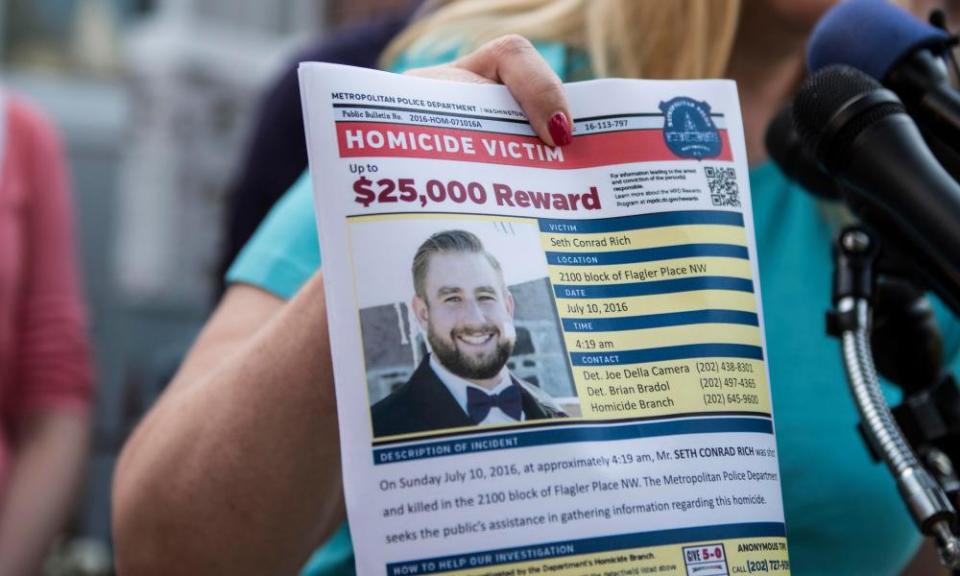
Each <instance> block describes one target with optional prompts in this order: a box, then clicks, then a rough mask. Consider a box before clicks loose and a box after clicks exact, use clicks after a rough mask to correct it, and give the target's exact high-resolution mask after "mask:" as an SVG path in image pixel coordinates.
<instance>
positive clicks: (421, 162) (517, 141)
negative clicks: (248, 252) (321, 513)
mask: <svg viewBox="0 0 960 576" xmlns="http://www.w3.org/2000/svg"><path fill="white" fill-rule="evenodd" d="M300 79H301V90H302V95H303V102H304V110H305V118H306V127H307V141H308V148H309V157H310V169H311V175H312V179H313V187H314V193H315V200H316V209H317V219H318V226H319V231H320V242H321V246H322V247H323V250H322V251H323V262H324V264H323V271H324V278H325V286H326V297H327V307H328V313H329V323H330V333H331V345H332V352H333V358H334V371H335V377H336V390H337V402H338V412H339V417H340V438H341V444H342V446H341V449H342V454H343V474H344V487H345V492H346V499H347V512H348V516H349V521H350V526H351V533H352V536H353V545H354V548H355V551H356V558H357V569H358V572H359V573H360V574H388V575H400V574H436V573H448V572H453V573H457V574H478V575H479V574H487V575H494V574H502V575H507V574H516V575H523V574H539V573H548V572H549V573H554V572H556V573H561V574H578V575H580V574H583V575H586V574H598V575H599V574H624V575H626V574H648V573H658V574H688V575H694V574H696V575H700V576H714V575H722V574H735V573H747V572H754V571H766V572H770V573H775V574H788V573H789V561H788V560H787V552H786V539H785V536H784V535H785V528H784V520H783V507H782V502H781V495H780V485H779V469H778V465H777V458H776V442H775V438H774V435H773V420H772V414H771V405H770V394H769V385H768V381H769V375H768V371H767V367H766V363H765V361H764V360H763V358H764V357H765V354H764V352H763V351H764V349H765V344H764V339H763V315H762V312H761V309H760V301H761V299H760V285H759V274H758V271H757V264H756V246H755V243H754V242H755V241H754V234H753V215H752V213H751V209H750V188H749V182H748V180H747V165H746V153H745V148H744V141H743V128H742V123H741V115H740V109H739V105H738V100H737V93H736V87H735V85H734V83H733V82H730V81H722V80H703V81H640V80H597V81H591V82H583V83H575V84H568V85H567V86H566V92H567V96H568V98H569V102H570V106H571V110H572V112H573V115H574V121H575V131H574V136H575V137H574V142H573V144H571V145H570V146H567V147H564V148H557V149H552V148H549V147H547V146H546V145H544V144H543V143H542V142H541V141H540V140H539V139H537V138H536V137H535V136H534V133H533V131H532V129H531V128H530V126H529V125H528V124H527V123H526V120H525V116H524V115H523V112H522V111H521V110H520V108H519V107H518V105H517V103H516V102H515V101H514V100H513V98H512V97H511V96H510V94H509V92H508V91H507V89H506V88H504V87H501V86H485V85H484V86H478V85H468V84H459V83H453V82H445V81H435V80H426V79H422V78H413V77H406V76H398V75H394V74H388V73H383V72H376V71H369V70H361V69H355V68H349V67H343V66H335V65H328V64H316V63H307V64H303V65H301V68H300ZM449 231H452V232H451V233H450V234H447V235H445V236H442V237H441V238H442V239H443V240H442V241H443V242H450V241H457V242H465V241H467V240H469V239H476V240H479V241H480V242H481V243H482V248H481V249H480V250H481V251H479V252H478V251H476V250H474V249H471V250H474V251H470V250H467V251H464V250H463V249H461V248H456V249H453V248H450V247H449V245H447V244H444V245H443V246H445V248H444V249H443V250H442V251H441V252H439V253H435V254H432V255H429V256H428V257H427V258H426V259H425V261H426V262H427V265H426V266H425V267H424V268H423V270H424V273H423V275H422V282H421V284H422V291H421V296H417V295H416V293H415V286H414V280H413V273H412V265H413V260H414V256H415V254H416V253H417V250H418V248H420V246H421V244H423V243H424V242H425V241H426V240H427V238H429V237H431V235H433V234H435V233H440V232H449ZM451 238H452V239H453V240H451ZM464 239H467V240H464ZM436 242H440V240H436ZM471 242H472V240H471ZM495 263H496V264H497V265H499V271H498V270H497V266H496V265H495ZM504 286H507V287H509V288H504ZM418 302H419V304H418ZM428 333H429V335H428ZM428 340H429V341H430V342H433V343H434V345H433V346H428V344H427V341H428ZM511 341H512V346H511ZM433 348H436V351H435V352H434V353H433V354H432V355H431V356H427V354H428V350H430V349H433ZM507 356H509V359H507V360H506V364H504V363H503V362H504V359H505V358H507ZM418 367H419V369H418ZM415 371H417V374H418V375H417V376H416V377H414V378H413V379H412V380H413V381H408V380H411V375H412V374H413V373H414V372H415ZM470 383H474V384H479V385H480V386H479V388H483V387H484V386H486V387H488V390H491V389H492V390H494V391H497V392H501V391H503V390H506V389H509V390H511V392H507V393H505V394H504V398H505V399H504V400H503V401H502V402H503V403H502V405H497V406H494V407H492V408H489V412H486V416H485V417H484V416H483V414H484V409H477V410H474V412H475V413H476V414H477V415H478V421H479V422H480V423H479V424H474V423H473V421H471V420H470V419H469V418H470V417H469V416H468V414H467V412H468V411H469V409H468V408H467V407H466V406H467V404H466V402H467V400H466V398H467V396H468V395H469V394H470V393H468V392H467V388H469V387H470V386H469V384H470ZM514 385H515V386H517V387H518V388H513V386H514ZM511 394H512V396H511ZM518 397H519V398H520V399H521V400H520V401H519V405H520V406H522V410H521V411H520V412H519V414H517V410H518V408H517V407H518V401H517V398H518ZM499 401H500V400H498V402H499ZM380 402H382V404H379V407H377V408H373V409H371V406H373V405H378V403H380ZM372 411H373V413H375V414H376V416H372V415H371V414H372ZM551 415H557V416H559V417H550V418H541V417H544V416H551ZM515 416H518V419H514V417H515ZM481 417H482V418H485V419H480V418H481ZM374 422H376V424H374ZM375 430H376V431H377V434H375Z"/></svg>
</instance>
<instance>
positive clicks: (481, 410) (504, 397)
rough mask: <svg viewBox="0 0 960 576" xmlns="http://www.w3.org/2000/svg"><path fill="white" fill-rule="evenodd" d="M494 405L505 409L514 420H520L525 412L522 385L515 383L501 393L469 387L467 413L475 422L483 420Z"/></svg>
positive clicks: (505, 412)
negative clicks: (488, 392)
mask: <svg viewBox="0 0 960 576" xmlns="http://www.w3.org/2000/svg"><path fill="white" fill-rule="evenodd" d="M493 407H497V408H499V409H501V410H503V412H504V414H506V415H507V416H509V417H511V418H513V419H514V420H519V419H520V416H521V415H522V414H523V403H522V398H521V395H520V387H519V386H517V385H516V384H514V385H512V386H510V387H508V388H506V389H505V390H503V391H502V392H500V393H499V394H487V393H486V392H484V391H483V390H480V389H479V388H474V387H472V386H468V387H467V414H468V415H469V416H470V420H472V421H473V423H474V424H479V423H481V422H483V420H484V418H486V417H487V414H489V413H490V409H491V408H493Z"/></svg>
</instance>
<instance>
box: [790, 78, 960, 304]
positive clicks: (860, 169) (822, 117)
mask: <svg viewBox="0 0 960 576" xmlns="http://www.w3.org/2000/svg"><path fill="white" fill-rule="evenodd" d="M793 116H794V122H795V123H796V128H797V132H798V133H799V135H800V139H801V141H802V142H803V145H804V147H805V148H806V150H807V151H808V152H810V153H811V154H812V155H813V156H814V157H815V158H816V159H817V161H818V162H819V163H820V165H821V166H822V167H823V168H824V169H825V170H826V171H827V173H828V174H830V175H831V176H832V177H834V178H835V179H836V180H837V181H838V182H839V183H840V184H841V185H842V193H843V196H844V199H845V200H846V201H847V204H848V205H849V206H850V208H851V209H852V210H853V211H854V212H855V213H857V214H858V215H859V216H860V217H861V218H862V219H863V220H864V221H865V222H866V223H868V224H870V225H872V226H873V227H875V228H876V230H877V232H878V233H879V234H880V235H881V236H882V237H883V238H884V240H886V241H887V242H888V243H889V244H890V245H891V246H894V247H896V248H897V249H899V250H901V251H902V252H903V253H906V254H908V255H909V256H910V257H911V258H912V259H913V261H914V264H915V265H916V267H917V269H918V271H919V272H920V273H921V275H922V276H923V278H924V280H925V281H926V283H927V285H928V286H929V287H930V288H932V289H933V290H934V291H936V292H937V294H939V296H940V297H941V299H942V300H943V301H944V302H945V303H946V304H947V305H948V306H950V308H951V309H952V310H953V312H954V313H955V314H958V315H960V185H958V184H957V183H956V182H954V180H953V179H952V178H951V177H950V175H949V174H948V173H947V172H946V171H945V170H944V169H943V167H942V166H940V164H939V163H938V162H937V160H936V158H935V157H934V156H933V154H932V153H931V152H930V149H929V148H927V145H926V143H925V142H924V141H923V137H922V136H921V135H920V131H919V130H918V129H917V126H916V124H914V122H913V120H911V118H910V117H909V116H908V115H907V114H906V112H905V111H904V108H903V104H902V103H901V102H900V100H899V99H898V98H897V97H896V95H895V94H894V93H893V92H891V91H889V90H886V89H884V88H883V87H882V86H880V85H879V84H878V83H877V82H876V81H875V80H873V79H872V78H870V77H869V76H867V75H865V74H863V73H862V72H860V71H858V70H855V69H853V68H850V67H847V66H828V67H826V68H824V69H823V70H821V71H820V72H817V73H816V74H813V75H812V76H810V77H809V78H808V79H807V80H806V82H804V85H803V86H802V87H801V89H800V90H799V92H798V93H797V95H796V98H795V99H794V101H793Z"/></svg>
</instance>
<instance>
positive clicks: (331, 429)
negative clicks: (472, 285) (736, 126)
mask: <svg viewBox="0 0 960 576" xmlns="http://www.w3.org/2000/svg"><path fill="white" fill-rule="evenodd" d="M832 3H833V2H831V1H827V0H807V1H797V0H750V1H749V2H742V3H741V2H738V1H736V0H684V1H678V0H671V1H670V2H664V1H662V0H620V1H617V0H609V1H606V0H599V1H598V0H560V1H546V0H464V1H461V2H452V3H444V4H443V5H442V6H440V7H439V8H438V9H437V10H436V11H434V12H432V13H430V14H428V15H427V16H425V17H424V18H423V19H422V20H421V21H420V22H419V23H417V24H415V25H414V26H413V27H412V28H411V29H410V30H409V31H408V32H407V33H405V34H404V35H402V36H401V37H400V38H399V39H398V40H397V41H396V43H395V44H394V45H393V46H392V47H391V48H390V49H388V52H387V54H386V59H387V63H388V64H390V65H392V66H395V67H397V68H406V67H410V66H423V65H427V64H439V63H440V62H442V61H443V60H444V59H445V58H452V57H454V56H455V55H456V54H458V53H461V52H462V53H464V55H463V56H461V57H459V58H458V59H456V60H455V61H453V62H452V63H450V64H446V65H440V66H432V67H427V68H419V69H415V70H410V71H409V73H411V74H417V75H422V76H430V77H435V78H445V79H455V80H462V81H467V82H502V83H504V84H506V85H507V86H508V87H509V89H510V90H511V92H512V93H513V95H514V96H515V97H516V98H517V100H518V101H519V102H520V104H521V106H523V108H524V110H525V111H526V112H527V115H528V117H529V119H530V121H531V124H532V126H533V128H534V130H535V131H536V133H537V134H538V135H539V136H540V137H541V138H542V139H543V140H544V141H545V142H546V143H548V144H551V145H553V144H557V145H562V144H564V143H565V142H568V141H569V138H570V123H569V119H570V117H571V116H570V112H569V109H568V107H567V105H566V101H565V99H564V96H563V90H562V87H561V86H560V79H559V78H558V75H557V74H560V75H563V76H564V77H565V79H579V78H583V77H587V76H591V75H598V74H599V75H620V76H639V77H652V78H686V77H694V78H695V77H712V76H724V77H730V78H734V79H736V80H737V82H738V87H739V91H740V97H741V106H742V109H743V110H744V111H745V117H744V128H745V136H746V143H747V152H748V157H749V160H750V163H751V165H752V166H753V167H754V168H753V170H752V171H751V182H752V188H753V200H754V213H755V218H756V221H757V236H758V250H759V260H760V270H761V284H762V285H763V294H764V312H765V317H766V324H767V332H768V334H767V340H768V355H769V363H770V368H771V371H772V384H773V394H774V402H775V413H776V418H777V420H776V426H777V432H778V441H779V443H780V463H781V467H782V471H783V474H782V477H783V488H784V500H785V503H786V507H787V510H786V514H787V526H788V539H789V543H790V547H791V560H792V562H793V566H794V573H795V574H834V573H836V574H854V573H865V574H884V573H888V574H895V573H897V572H898V571H899V569H900V568H901V567H902V566H903V565H904V564H905V563H906V561H907V560H908V559H909V557H910V556H911V554H912V553H913V551H914V549H915V548H916V544H917V542H918V540H919V539H918V537H917V536H916V533H915V530H914V529H913V527H912V525H911V524H910V520H909V518H908V517H907V516H906V514H905V512H904V510H903V505H902V504H901V503H900V502H899V500H898V496H897V493H896V490H895V488H894V485H893V483H892V481H891V480H890V479H889V478H888V477H887V476H886V475H885V472H884V471H883V469H882V468H880V467H879V466H875V465H874V464H873V463H872V462H871V461H870V459H869V457H868V455H867V453H866V450H865V449H864V447H863V445H862V442H861V440H860V439H859V437H858V436H857V435H856V432H855V429H854V425H855V424H856V421H857V418H856V413H855V410H854V408H853V405H852V402H851V400H850V399H849V397H848V395H847V392H846V388H845V384H844V381H843V374H842V371H841V368H840V365H839V354H838V351H837V348H836V344H835V343H834V342H832V341H830V340H828V339H827V338H826V337H825V336H824V335H823V328H822V326H823V312H824V310H825V308H826V306H827V303H828V298H829V296H828V295H829V281H830V280H829V279H830V268H831V265H830V262H829V241H830V236H831V229H830V227H829V225H828V224H827V223H826V222H825V221H824V220H823V218H822V217H821V214H820V211H819V210H818V207H817V206H816V204H815V203H814V202H813V201H812V200H811V199H810V198H809V197H808V196H807V195H805V194H804V193H803V192H802V191H800V190H797V189H794V188H792V187H791V185H790V184H789V183H788V182H786V180H785V179H784V178H783V176H782V175H781V174H780V173H779V172H778V171H777V169H776V168H775V167H773V166H772V165H770V164H769V163H767V162H766V153H765V151H764V148H763V134H764V131H765V128H766V126H767V124H768V122H769V120H770V119H771V118H772V116H773V115H774V114H775V113H776V112H777V111H778V110H779V109H780V107H781V106H782V105H783V104H784V103H785V102H786V101H787V100H788V99H789V97H790V96H791V94H792V92H793V90H794V88H795V87H796V84H797V82H798V81H799V79H800V78H801V76H802V72H803V48H804V44H805V41H806V37H807V35H808V33H809V31H810V29H811V27H812V26H813V24H814V23H815V22H816V20H817V18H819V16H820V15H821V14H822V13H823V12H824V10H826V8H828V7H829V6H830V5H831V4H832ZM505 32H514V33H518V34H526V35H528V36H530V37H531V38H532V39H533V40H534V41H536V42H537V47H536V48H534V46H533V45H531V44H530V43H529V42H528V41H527V40H525V39H523V38H522V37H520V36H516V35H514V36H506V37H499V38H495V37H496V36H498V35H500V34H504V33H505ZM538 50H539V51H540V52H539V53H538ZM541 54H542V56H541ZM312 214H313V211H312V199H311V194H310V191H309V185H308V183H307V181H306V179H302V180H301V182H300V183H299V184H297V185H296V186H295V187H294V188H293V189H292V190H291V192H289V193H288V195H287V196H286V197H285V198H284V199H283V200H282V201H281V204H280V205H278V207H277V208H276V209H275V210H274V212H273V213H272V214H271V216H270V217H269V218H268V221H267V222H265V224H264V226H263V227H262V228H261V230H260V231H259V232H258V234H257V236H255V237H254V239H253V240H252V241H251V243H250V244H248V246H247V248H246V249H245V251H244V253H242V254H241V256H240V258H239V259H238V261H237V262H236V264H235V265H234V267H233V269H232V270H231V272H230V274H229V280H230V281H231V282H232V288H231V289H230V290H229V291H228V293H227V295H226V296H225V298H224V300H223V302H222V303H221V305H220V307H219V308H218V310H217V312H216V313H215V314H214V316H213V317H212V318H211V320H210V322H209V323H208V325H207V327H206V329H205V331H204V333H203V334H202V335H201V336H200V338H199V340H198V342H197V343H196V345H195V347H194V349H193V351H192V352H191V354H190V357H189V358H188V359H187V361H186V362H185V364H184V366H183V367H182V369H181V371H180V373H179V375H178V376H177V378H176V379H175V381H174V383H173V384H172V386H171V389H170V391H169V392H168V393H167V394H166V395H165V397H164V398H163V399H162V400H161V401H160V403H159V405H158V406H157V407H155V409H154V410H153V411H152V413H151V414H150V415H149V416H148V417H147V419H146V420H145V422H144V423H143V425H142V426H141V427H140V429H139V430H138V431H137V432H136V433H135V435H134V437H133V438H132V439H131V441H130V442H129V444H128V446H127V447H126V449H125V450H124V454H123V456H122V459H121V462H120V465H119V468H118V476H117V484H116V490H115V503H116V507H115V510H116V516H115V526H116V530H115V533H116V537H117V546H118V547H117V551H118V561H119V562H120V566H121V568H123V567H124V566H127V567H129V569H130V570H131V571H136V573H152V572H153V571H154V570H155V571H158V572H162V571H163V570H164V569H165V568H163V567H162V566H161V565H157V564H154V562H156V561H157V560H158V559H160V558H164V557H170V558H171V559H172V558H174V557H175V558H176V559H177V562H178V564H177V565H176V566H178V567H179V568H180V569H181V570H183V569H184V564H183V562H187V565H186V566H188V570H190V571H194V572H203V571H204V570H207V571H211V570H213V571H221V570H223V569H224V568H227V567H229V569H230V570H236V571H237V573H251V574H254V573H285V572H292V571H294V570H296V568H297V567H298V566H299V562H301V561H302V558H304V556H305V554H306V552H307V551H308V550H309V549H310V547H311V546H312V545H314V544H316V543H317V542H319V541H322V539H323V538H326V537H327V535H329V534H331V532H333V530H335V529H336V528H337V526H338V524H339V522H340V520H341V518H342V514H343V499H342V494H341V488H342V487H341V485H340V470H339V455H338V446H337V426H336V417H335V416H336V407H335V403H334V397H333V387H332V381H331V369H330V357H329V354H328V340H327V338H328V335H327V328H326V323H325V309H324V303H323V291H322V284H323V278H322V274H321V273H320V272H319V271H317V269H318V267H319V264H320V258H319V256H320V255H319V253H318V252H317V250H316V248H315V246H316V242H317V240H316V231H315V230H314V227H313V221H312V220H311V218H312ZM955 328H956V326H951V330H952V332H951V334H954V335H955V334H956V332H957V331H956V330H955ZM955 340H956V339H955V338H952V339H951V340H950V342H954V341H955ZM251 463H256V465H255V466H254V465H250V464H251ZM171 470H175V471H174V472H171ZM161 490H164V492H163V493H161ZM161 494H162V495H161ZM201 529H202V534H203V536H200V537H198V536H197V534H199V533H201V532H200V531H201ZM178 530H179V531H180V532H181V533H182V536H180V535H178V534H177V531H178ZM188 534H189V536H188ZM267 535H269V539H268V540H266V539H265V538H266V536H267ZM315 563H316V564H315V565H316V566H318V571H317V572H315V573H333V572H334V571H336V570H337V569H338V568H342V569H349V566H350V563H351V558H350V549H349V540H348V538H347V535H346V533H345V532H344V531H343V530H342V529H341V531H340V532H337V533H336V535H335V536H334V538H333V540H332V542H330V543H329V544H328V545H327V546H326V547H325V548H323V549H322V550H321V556H320V558H315ZM323 570H326V572H323Z"/></svg>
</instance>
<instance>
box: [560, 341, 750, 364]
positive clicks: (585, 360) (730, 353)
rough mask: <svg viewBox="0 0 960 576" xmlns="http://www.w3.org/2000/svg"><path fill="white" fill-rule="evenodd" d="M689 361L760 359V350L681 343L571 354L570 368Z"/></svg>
mask: <svg viewBox="0 0 960 576" xmlns="http://www.w3.org/2000/svg"><path fill="white" fill-rule="evenodd" d="M690 358H747V359H750V360H763V349H762V348H760V347H759V346H751V345H749V344H684V345H682V346H664V347H662V348H644V349H641V350H626V351H622V352H609V353H603V352H597V353H593V352H591V353H585V352H571V353H570V362H571V363H572V364H573V365H574V366H619V365H621V364H643V363H646V362H663V361H665V360H686V359H690Z"/></svg>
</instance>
